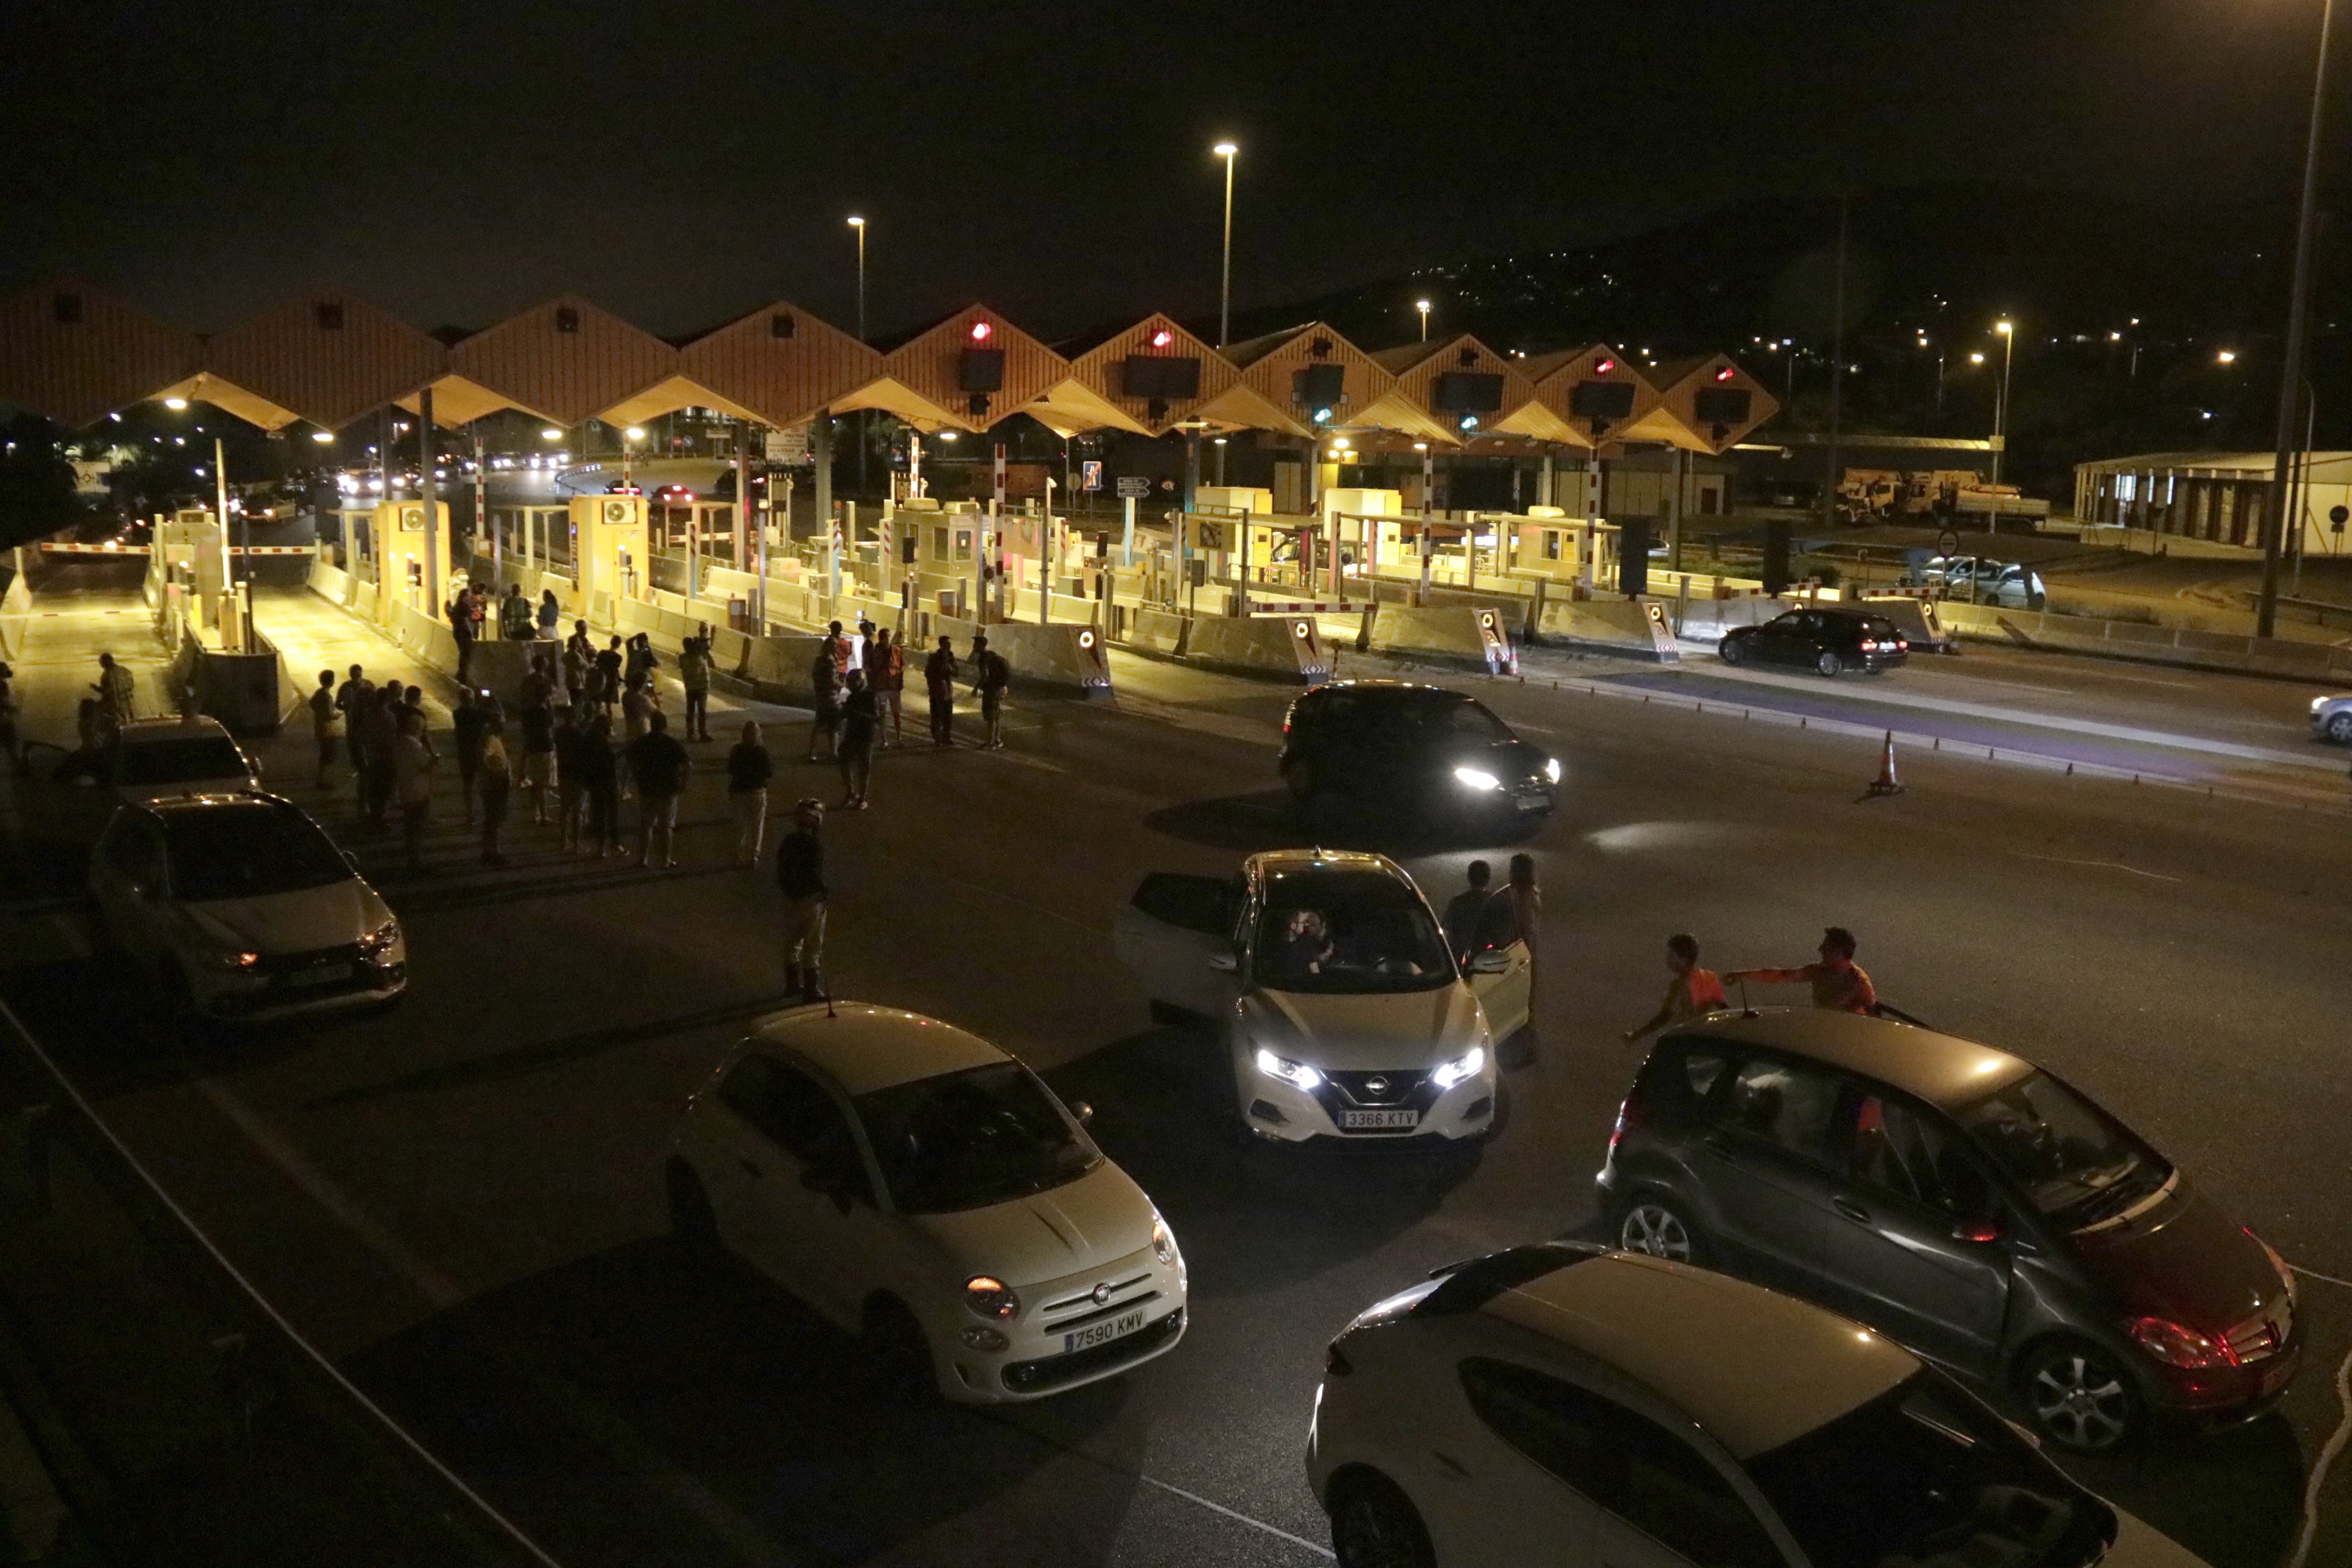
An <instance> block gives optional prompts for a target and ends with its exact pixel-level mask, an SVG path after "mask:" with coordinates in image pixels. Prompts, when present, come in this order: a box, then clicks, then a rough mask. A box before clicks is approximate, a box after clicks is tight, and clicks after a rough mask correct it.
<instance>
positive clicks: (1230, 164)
mask: <svg viewBox="0 0 2352 1568" xmlns="http://www.w3.org/2000/svg"><path fill="white" fill-rule="evenodd" d="M1209 151H1211V152H1212V153H1215V154H1216V155H1217V156H1218V157H1220V158H1223V160H1224V161H1225V251H1224V266H1223V270H1222V272H1221V274H1220V277H1219V280H1218V283H1217V346H1218V347H1219V348H1223V347H1224V346H1225V343H1226V342H1227V341H1228V340H1229V339H1230V338H1231V337H1232V336H1233V326H1234V158H1235V157H1236V156H1237V155H1238V154H1239V153H1240V152H1241V149H1240V148H1239V147H1237V146H1235V145H1234V143H1233V142H1218V143H1217V144H1216V145H1215V146H1214V147H1212V148H1210V149H1209Z"/></svg>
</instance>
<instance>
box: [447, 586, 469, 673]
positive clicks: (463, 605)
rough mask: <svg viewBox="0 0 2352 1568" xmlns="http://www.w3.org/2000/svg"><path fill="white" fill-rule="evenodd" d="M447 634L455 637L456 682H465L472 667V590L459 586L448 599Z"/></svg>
mask: <svg viewBox="0 0 2352 1568" xmlns="http://www.w3.org/2000/svg"><path fill="white" fill-rule="evenodd" d="M448 614H449V635H450V636H452V637H456V638H457V684H458V685H460V686H463V685H465V684H466V680H467V677H468V676H470V675H471V674H472V673H473V668H474V590H473V589H471V588H460V589H458V590H457V597H455V598H453V599H451V600H450V601H449V611H448Z"/></svg>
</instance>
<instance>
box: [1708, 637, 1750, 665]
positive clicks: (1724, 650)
mask: <svg viewBox="0 0 2352 1568" xmlns="http://www.w3.org/2000/svg"><path fill="white" fill-rule="evenodd" d="M1715 651H1716V652H1717V654H1718V655H1720V656H1721V658H1722V659H1723V662H1724V663H1726V664H1745V663H1747V662H1748V644H1747V642H1746V641H1745V640H1744V639H1741V638H1738V637H1726V638H1724V639H1723V640H1722V641H1721V642H1719V643H1717V645H1716V647H1715Z"/></svg>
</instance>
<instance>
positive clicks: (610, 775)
mask: <svg viewBox="0 0 2352 1568" xmlns="http://www.w3.org/2000/svg"><path fill="white" fill-rule="evenodd" d="M579 749H580V772H581V780H580V785H581V791H582V793H583V795H584V796H585V797H586V803H587V812H588V826H587V831H586V832H585V833H584V834H583V835H582V837H581V842H580V852H581V853H582V854H583V855H597V856H604V855H619V854H622V853H624V852H625V851H624V847H623V845H622V843H621V780H620V773H619V771H618V770H619V760H618V759H617V758H616V757H614V754H613V721H612V718H611V716H610V715H608V714H604V713H599V714H597V715H596V716H595V717H594V718H593V719H591V720H589V721H588V728H587V729H586V730H585V731H583V732H582V734H581V736H580V742H579ZM592 840H593V843H594V846H595V847H593V849H592V848H591V847H589V845H590V841H592Z"/></svg>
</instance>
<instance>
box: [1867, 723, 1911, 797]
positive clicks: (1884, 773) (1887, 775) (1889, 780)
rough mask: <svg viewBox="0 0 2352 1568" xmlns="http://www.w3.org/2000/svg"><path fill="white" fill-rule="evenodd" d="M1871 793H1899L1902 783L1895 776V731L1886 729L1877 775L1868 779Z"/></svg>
mask: <svg viewBox="0 0 2352 1568" xmlns="http://www.w3.org/2000/svg"><path fill="white" fill-rule="evenodd" d="M1870 793H1871V794H1873V795H1901V794H1902V793H1903V785H1902V784H1900V783H1899V782H1897V780H1896V779H1895V731H1892V730H1889V731H1886V750H1885V752H1882V753H1880V756H1879V761H1878V776H1877V777H1876V778H1874V779H1873V780H1871V781H1870Z"/></svg>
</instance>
